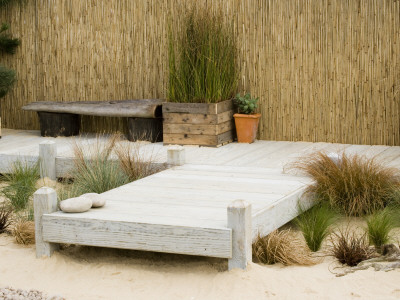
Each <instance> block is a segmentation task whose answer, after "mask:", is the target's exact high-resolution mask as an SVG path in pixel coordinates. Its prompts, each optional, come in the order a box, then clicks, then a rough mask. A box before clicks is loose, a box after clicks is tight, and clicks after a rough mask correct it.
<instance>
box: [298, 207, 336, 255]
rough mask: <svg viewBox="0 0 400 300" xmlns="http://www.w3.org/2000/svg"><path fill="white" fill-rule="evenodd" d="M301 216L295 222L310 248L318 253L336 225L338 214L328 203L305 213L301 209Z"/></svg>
mask: <svg viewBox="0 0 400 300" xmlns="http://www.w3.org/2000/svg"><path fill="white" fill-rule="evenodd" d="M300 210H301V214H300V215H299V216H298V217H297V218H296V219H295V220H294V222H295V224H296V225H297V226H298V227H299V228H300V230H301V231H302V233H303V236H304V239H305V240H306V243H307V246H308V248H310V250H311V251H313V252H316V251H318V250H319V249H320V248H321V245H322V242H323V241H324V239H325V238H326V237H327V236H328V235H329V233H330V227H331V226H332V225H333V224H334V223H335V221H336V220H337V218H338V214H337V213H336V212H335V211H334V210H332V208H331V207H330V206H329V205H327V204H326V203H317V204H316V205H315V206H313V207H312V208H310V209H309V210H307V211H305V210H304V209H302V208H300Z"/></svg>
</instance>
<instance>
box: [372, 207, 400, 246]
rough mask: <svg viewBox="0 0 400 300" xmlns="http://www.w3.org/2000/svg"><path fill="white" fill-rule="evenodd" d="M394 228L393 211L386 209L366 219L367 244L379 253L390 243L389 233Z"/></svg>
mask: <svg viewBox="0 0 400 300" xmlns="http://www.w3.org/2000/svg"><path fill="white" fill-rule="evenodd" d="M397 213H398V212H397ZM395 227H396V219H395V210H393V209H391V208H389V207H386V208H385V209H383V210H381V211H378V212H376V213H374V214H372V215H371V216H369V217H368V218H367V234H368V239H369V243H370V244H371V245H374V246H375V248H376V249H377V250H378V251H380V249H381V247H382V246H383V245H385V244H388V243H389V242H390V239H391V237H390V231H391V230H392V229H393V228H395Z"/></svg>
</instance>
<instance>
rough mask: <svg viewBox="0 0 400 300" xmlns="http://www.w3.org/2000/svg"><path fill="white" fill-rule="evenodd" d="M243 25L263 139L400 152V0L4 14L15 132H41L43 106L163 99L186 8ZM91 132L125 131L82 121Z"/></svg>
mask: <svg viewBox="0 0 400 300" xmlns="http://www.w3.org/2000/svg"><path fill="white" fill-rule="evenodd" d="M194 3H195V5H197V6H200V5H206V6H207V7H209V8H210V9H213V10H215V9H221V10H222V11H223V13H224V14H226V16H228V17H233V19H234V22H235V28H236V32H237V38H238V41H239V52H240V69H241V77H240V90H241V91H251V93H252V94H254V95H256V96H259V97H260V112H261V113H262V115H263V117H262V121H261V126H260V130H259V137H260V138H261V139H268V140H303V141H329V142H341V143H355V144H387V145H400V133H399V128H400V1H399V0H327V1H320V0H259V1H258V0H257V1H256V0H225V1H219V0H215V1H205V0H201V1H196V0H190V1H183V0H181V1H177V0H173V1H170V0H158V1H156V0H141V1H130V0H118V1H117V0H112V1H104V0H93V1H89V0H85V1H81V0H69V1H65V0H46V1H44V0H35V1H33V0H32V1H27V3H26V4H25V5H23V6H22V7H19V6H16V7H13V8H12V9H10V10H8V11H7V12H2V13H1V19H0V20H2V21H3V20H4V21H7V22H9V23H10V24H11V28H12V32H13V34H14V36H17V37H20V38H21V41H22V45H21V47H20V48H19V49H18V52H17V54H16V55H14V56H2V58H1V59H2V61H3V63H4V64H5V65H7V66H10V67H13V68H15V69H16V70H17V72H18V78H19V81H18V83H17V85H16V87H15V88H14V89H13V91H12V92H11V93H10V94H9V95H8V96H7V97H6V98H5V99H3V100H4V101H3V102H2V107H3V108H2V120H3V122H4V124H3V125H4V127H8V128H22V129H32V128H35V129H37V128H38V121H37V118H36V116H35V115H34V113H30V112H29V113H28V112H22V111H21V106H22V105H24V104H26V103H28V102H32V101H39V100H47V101H77V100H117V99H136V98H164V97H165V95H166V92H165V88H166V82H167V68H166V67H167V53H166V46H167V44H166V41H167V25H168V22H169V20H170V21H171V22H172V24H173V25H174V26H176V28H179V19H180V16H181V15H182V11H183V10H184V9H185V7H184V6H185V5H190V4H192V5H193V4H194ZM82 122H83V129H84V130H87V131H93V130H97V131H105V130H106V131H108V130H115V129H118V130H121V129H122V128H123V122H124V121H123V120H118V119H112V118H95V119H91V118H89V117H84V118H83V121H82Z"/></svg>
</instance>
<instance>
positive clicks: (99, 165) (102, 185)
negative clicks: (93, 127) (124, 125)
mask: <svg viewBox="0 0 400 300" xmlns="http://www.w3.org/2000/svg"><path fill="white" fill-rule="evenodd" d="M118 137H119V136H118V135H112V136H111V137H110V138H109V139H108V140H106V141H104V142H102V141H101V140H100V138H98V139H97V143H95V144H94V145H90V146H88V147H85V146H84V145H79V144H78V143H76V142H75V144H74V147H73V149H74V155H75V166H74V170H73V171H72V174H71V177H72V178H73V179H74V184H73V189H71V190H70V196H79V195H82V194H85V193H99V194H100V193H103V192H106V191H108V190H111V189H114V188H117V187H119V186H121V185H124V184H127V183H128V182H129V177H128V175H126V174H125V173H124V171H123V170H122V169H121V167H120V165H119V164H118V162H117V161H115V160H112V159H110V156H111V153H112V151H113V149H114V147H115V144H116V142H117V141H118Z"/></svg>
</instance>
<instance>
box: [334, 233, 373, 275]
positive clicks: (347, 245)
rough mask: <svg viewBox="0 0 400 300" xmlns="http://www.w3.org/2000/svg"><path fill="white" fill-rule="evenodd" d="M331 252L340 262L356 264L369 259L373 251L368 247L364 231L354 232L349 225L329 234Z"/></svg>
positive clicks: (349, 264) (350, 264)
mask: <svg viewBox="0 0 400 300" xmlns="http://www.w3.org/2000/svg"><path fill="white" fill-rule="evenodd" d="M330 237H331V242H332V248H331V254H332V256H334V257H336V258H337V259H338V260H339V262H340V263H341V264H346V265H348V266H351V267H353V266H356V265H358V264H359V263H360V262H362V261H364V260H367V259H370V258H372V257H373V256H374V254H375V251H374V250H373V249H371V248H370V247H369V243H368V239H367V235H366V233H363V234H362V233H356V231H355V230H351V229H350V227H349V226H347V227H346V228H345V229H342V230H339V231H338V232H334V233H332V234H331V236H330Z"/></svg>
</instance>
